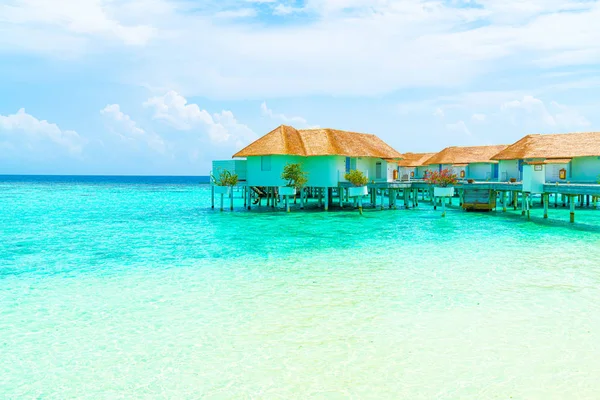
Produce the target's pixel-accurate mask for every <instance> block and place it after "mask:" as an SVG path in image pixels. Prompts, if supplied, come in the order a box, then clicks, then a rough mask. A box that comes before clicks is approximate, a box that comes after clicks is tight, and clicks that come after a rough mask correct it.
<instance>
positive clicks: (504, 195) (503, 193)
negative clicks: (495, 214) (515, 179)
mask: <svg viewBox="0 0 600 400" xmlns="http://www.w3.org/2000/svg"><path fill="white" fill-rule="evenodd" d="M506 197H507V196H506V190H504V191H503V192H502V212H506Z"/></svg>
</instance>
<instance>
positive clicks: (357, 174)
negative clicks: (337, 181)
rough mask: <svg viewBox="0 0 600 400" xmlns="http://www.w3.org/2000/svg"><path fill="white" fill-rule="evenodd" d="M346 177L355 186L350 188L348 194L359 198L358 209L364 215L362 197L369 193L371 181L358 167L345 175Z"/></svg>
mask: <svg viewBox="0 0 600 400" xmlns="http://www.w3.org/2000/svg"><path fill="white" fill-rule="evenodd" d="M344 178H346V180H347V181H348V182H350V183H351V184H352V185H354V186H353V187H349V188H348V196H350V197H356V198H358V211H360V213H361V215H362V198H363V196H366V195H367V194H369V190H368V189H367V183H369V179H368V178H367V177H366V176H365V174H363V173H362V171H359V170H357V169H353V170H350V171H348V172H347V173H346V175H344Z"/></svg>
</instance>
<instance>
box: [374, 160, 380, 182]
mask: <svg viewBox="0 0 600 400" xmlns="http://www.w3.org/2000/svg"><path fill="white" fill-rule="evenodd" d="M375 179H381V162H378V163H376V164H375Z"/></svg>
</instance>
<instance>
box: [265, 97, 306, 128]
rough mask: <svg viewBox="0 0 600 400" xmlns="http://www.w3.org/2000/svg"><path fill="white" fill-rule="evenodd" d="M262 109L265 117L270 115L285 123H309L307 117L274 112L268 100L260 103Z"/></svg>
mask: <svg viewBox="0 0 600 400" xmlns="http://www.w3.org/2000/svg"><path fill="white" fill-rule="evenodd" d="M260 111H261V113H262V115H263V116H265V117H269V118H271V119H273V120H276V121H280V122H282V123H284V124H287V125H294V124H296V125H307V124H308V122H307V121H306V119H304V118H302V117H288V116H287V115H285V114H279V113H275V112H273V110H271V109H270V108H269V107H268V106H267V103H266V102H263V103H262V104H261V105H260Z"/></svg>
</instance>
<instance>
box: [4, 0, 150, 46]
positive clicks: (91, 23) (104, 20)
mask: <svg viewBox="0 0 600 400" xmlns="http://www.w3.org/2000/svg"><path fill="white" fill-rule="evenodd" d="M140 2H141V1H139V0H138V1H135V0H126V1H124V2H121V3H114V2H112V1H106V0H54V1H47V0H15V1H14V2H13V3H12V4H4V5H0V24H1V23H2V22H4V23H7V24H11V25H16V26H24V25H27V26H29V27H30V29H32V30H34V31H35V30H37V31H38V32H39V31H40V30H41V31H42V32H49V33H54V32H63V33H68V34H70V35H73V36H90V35H91V36H98V37H101V38H104V39H106V38H114V39H117V40H120V41H121V42H123V43H124V44H127V45H143V44H146V43H147V42H148V40H150V38H152V37H153V36H154V35H155V33H156V30H155V28H153V27H152V26H149V25H146V24H136V23H133V24H125V23H122V22H121V21H119V20H118V19H116V18H115V17H114V14H116V13H117V11H118V10H119V8H120V7H125V6H129V7H130V8H129V9H130V10H131V7H132V6H135V7H137V8H139V7H141V6H142V5H141V4H138V3H140ZM143 3H144V6H146V5H151V4H150V3H152V1H145V2H143ZM39 40H43V39H42V38H40V39H39ZM46 43H47V44H48V45H49V46H53V43H51V42H46Z"/></svg>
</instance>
